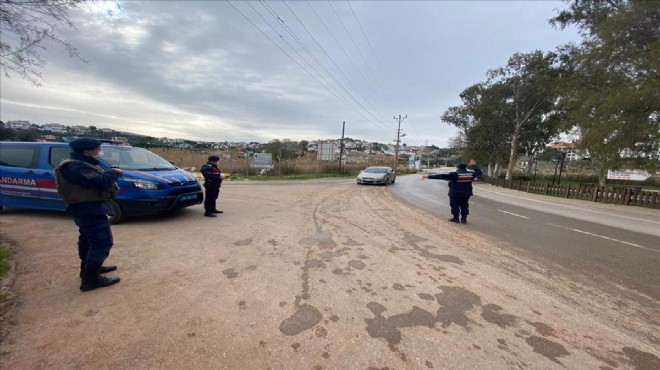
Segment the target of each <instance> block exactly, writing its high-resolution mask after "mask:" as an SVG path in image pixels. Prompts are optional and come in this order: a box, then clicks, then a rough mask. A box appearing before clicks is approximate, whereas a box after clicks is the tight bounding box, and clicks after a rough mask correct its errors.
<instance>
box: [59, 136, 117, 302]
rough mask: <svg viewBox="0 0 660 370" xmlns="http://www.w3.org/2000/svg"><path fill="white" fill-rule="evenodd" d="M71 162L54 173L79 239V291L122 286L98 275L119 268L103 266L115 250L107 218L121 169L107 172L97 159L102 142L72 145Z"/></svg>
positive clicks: (79, 141)
mask: <svg viewBox="0 0 660 370" xmlns="http://www.w3.org/2000/svg"><path fill="white" fill-rule="evenodd" d="M69 146H70V147H71V149H73V152H71V159H67V160H64V161H62V163H60V165H59V166H57V168H56V169H55V174H56V176H57V177H56V178H57V192H58V193H59V194H60V195H61V196H62V197H63V198H64V202H65V203H67V208H66V211H67V213H68V214H70V215H71V216H72V217H73V220H74V221H75V223H76V225H77V226H78V230H79V232H80V235H79V236H78V256H79V257H80V277H82V283H81V284H80V290H82V291H88V290H92V289H96V288H102V287H106V286H109V285H113V284H116V283H118V282H119V278H118V277H105V276H101V275H99V274H103V273H106V272H110V271H114V270H116V269H117V266H103V262H104V261H105V259H106V258H107V257H108V255H109V254H110V249H111V248H112V242H113V239H112V231H111V230H110V221H109V220H108V216H107V215H108V214H112V208H111V206H110V203H109V199H110V198H112V197H113V196H114V195H115V193H116V192H117V188H118V187H117V177H118V176H121V175H122V171H121V170H120V169H118V168H113V169H111V170H107V171H106V170H104V169H103V168H101V167H100V166H99V161H98V160H97V159H96V158H95V157H100V156H101V155H102V154H103V152H102V151H101V142H100V141H98V140H96V139H92V138H80V139H76V140H74V141H72V142H70V143H69Z"/></svg>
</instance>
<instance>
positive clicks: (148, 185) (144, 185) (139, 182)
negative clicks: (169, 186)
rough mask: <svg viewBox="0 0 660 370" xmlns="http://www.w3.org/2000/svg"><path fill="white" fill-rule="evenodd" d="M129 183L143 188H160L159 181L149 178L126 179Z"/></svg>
mask: <svg viewBox="0 0 660 370" xmlns="http://www.w3.org/2000/svg"><path fill="white" fill-rule="evenodd" d="M126 182H127V183H129V184H131V185H133V187H135V188H138V189H142V190H158V189H159V186H158V183H155V182H153V181H147V180H126Z"/></svg>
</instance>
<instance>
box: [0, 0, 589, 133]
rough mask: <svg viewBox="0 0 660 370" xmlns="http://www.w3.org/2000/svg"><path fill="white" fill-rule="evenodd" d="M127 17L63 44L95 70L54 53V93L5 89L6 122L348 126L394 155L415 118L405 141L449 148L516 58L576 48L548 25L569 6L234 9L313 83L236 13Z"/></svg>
mask: <svg viewBox="0 0 660 370" xmlns="http://www.w3.org/2000/svg"><path fill="white" fill-rule="evenodd" d="M121 4H122V8H123V10H122V11H121V12H115V13H114V15H113V16H108V15H107V14H105V13H104V12H89V11H76V12H75V13H73V16H74V17H73V20H74V22H75V24H76V25H77V31H69V30H63V31H62V32H63V34H64V35H65V37H66V38H67V39H69V41H71V43H72V44H74V45H75V46H76V47H78V48H79V49H80V51H81V54H83V55H84V56H85V58H87V59H88V60H89V64H83V63H81V62H80V61H78V60H75V59H70V58H68V56H67V55H65V54H64V53H63V52H62V51H61V50H58V49H57V48H55V47H54V46H51V47H50V48H49V53H48V55H46V57H47V58H48V61H49V64H48V66H47V69H46V71H45V73H44V81H43V82H44V87H42V88H34V87H32V86H30V85H29V84H27V83H26V82H24V81H22V80H20V79H18V78H17V77H15V76H12V77H11V78H10V79H6V78H4V77H3V83H2V87H0V89H1V90H0V91H1V93H2V94H1V95H2V97H1V104H2V109H1V110H0V117H1V119H2V120H3V121H6V120H12V119H28V120H31V121H33V122H37V123H47V122H60V123H65V124H84V125H92V124H95V125H97V126H101V127H112V128H114V129H119V130H126V129H128V130H130V131H133V132H138V133H143V134H148V135H153V136H170V137H172V136H174V137H186V138H194V139H202V140H203V139H206V140H214V141H215V140H222V141H224V140H230V141H234V140H236V141H238V140H241V141H262V142H263V141H268V140H271V139H275V138H279V139H284V138H289V139H294V140H303V139H305V140H314V139H319V138H337V137H339V136H340V134H341V122H342V121H346V122H347V125H346V127H347V130H346V135H347V136H350V137H354V138H359V139H364V140H368V141H379V142H392V141H393V139H394V138H395V136H396V132H395V130H396V127H397V126H396V121H395V120H394V119H392V118H393V116H394V115H398V114H408V119H406V120H405V121H404V123H403V125H402V128H403V129H404V131H405V132H406V134H407V136H406V137H405V140H404V142H407V143H408V144H409V145H421V144H424V143H425V142H428V144H429V145H430V144H435V145H439V146H445V145H446V144H447V140H448V139H449V138H450V137H451V136H453V135H454V134H455V130H454V129H453V128H452V127H449V126H447V125H446V124H444V123H442V122H440V119H439V117H440V116H441V115H442V113H443V112H444V111H445V110H446V109H447V108H448V107H449V106H451V105H456V104H459V103H460V100H459V98H458V94H459V93H460V92H461V91H462V90H463V89H465V88H466V87H468V86H470V85H471V84H474V83H476V82H479V81H482V80H484V79H485V72H486V71H487V70H488V69H491V68H495V67H498V66H501V65H503V64H504V63H506V60H507V59H508V58H509V56H511V55H512V54H513V53H515V52H527V51H531V50H534V49H541V50H551V49H553V48H555V47H556V46H558V45H560V44H562V43H565V42H568V41H571V40H577V34H576V32H574V31H572V30H569V31H564V32H560V31H556V30H553V29H552V28H551V27H550V26H549V25H548V23H547V19H549V18H551V17H552V16H554V14H555V11H554V9H556V8H561V7H562V6H563V5H562V3H560V2H485V1H484V2H477V1H473V2H409V1H405V2H403V1H401V2H399V1H390V2H368V1H360V2H351V3H350V7H349V4H348V3H347V2H332V3H328V2H316V1H314V2H310V3H307V2H304V1H296V2H286V3H284V2H275V1H268V2H266V3H264V4H265V5H264V4H262V3H259V2H243V1H232V2H231V4H232V5H234V6H235V7H236V8H237V9H239V10H240V11H241V12H242V13H243V14H245V15H246V16H247V17H248V18H249V19H250V20H251V21H252V22H254V23H255V24H256V25H257V27H259V29H261V30H262V31H263V32H264V33H265V34H267V35H268V37H270V38H271V39H272V40H273V41H275V42H276V43H277V44H278V45H279V47H280V48H282V49H283V50H285V51H286V52H287V53H288V54H289V55H291V57H293V58H294V59H295V60H297V61H298V63H300V64H301V65H303V66H304V68H305V69H307V70H308V71H309V72H310V73H311V74H312V75H313V76H314V77H312V76H310V74H309V73H306V72H305V71H304V70H303V68H302V67H301V66H299V65H298V64H297V63H296V62H294V61H293V60H291V58H289V57H288V56H287V55H285V54H284V53H283V52H282V51H281V50H280V49H279V48H278V47H277V46H275V45H274V44H273V43H272V42H271V41H269V40H268V39H267V38H266V37H264V36H263V35H262V34H261V33H260V31H259V30H257V29H256V28H255V27H254V26H253V25H252V24H250V23H249V22H248V21H247V20H246V19H245V18H243V16H242V15H241V14H239V13H238V12H237V11H236V10H235V9H234V8H233V7H232V6H231V5H230V4H228V3H227V2H225V1H185V2H184V1H158V2H153V1H128V2H122V3H121ZM287 5H288V7H287ZM351 7H352V10H351ZM289 8H290V9H291V10H289ZM255 10H256V11H258V12H259V13H258V14H257V13H255ZM271 11H272V12H273V13H274V14H276V15H277V16H278V17H279V19H276V18H275V16H274V15H273V14H271ZM314 11H316V13H317V14H318V15H319V16H320V18H321V19H323V22H325V23H326V25H325V26H324V25H323V23H322V22H321V21H320V19H319V17H317V15H316V14H315V13H314ZM353 11H354V12H355V14H356V15H357V18H358V19H359V22H360V24H358V23H357V22H356V20H355V18H354V16H353ZM335 12H336V13H337V14H338V15H339V17H337V16H336V15H335ZM262 16H263V18H262ZM296 17H297V18H296ZM264 19H265V21H264ZM298 19H300V20H301V21H302V23H303V24H304V26H305V27H306V28H307V30H306V29H305V28H304V27H303V26H302V25H301V24H300V23H299V21H298ZM266 22H267V23H269V24H270V25H272V26H273V27H274V28H275V29H276V30H277V32H275V31H273V29H271V28H270V26H269V25H268V24H267V23H266ZM342 23H343V24H342ZM282 25H286V26H287V27H288V28H289V29H290V30H291V31H292V32H293V34H294V35H295V37H296V38H298V39H299V40H300V41H301V42H302V43H303V44H304V46H305V48H307V50H309V51H311V53H313V55H314V57H315V58H316V59H317V60H318V61H320V62H321V63H322V66H321V65H319V64H318V63H317V62H316V60H314V59H312V58H311V57H310V56H309V55H308V53H307V50H305V48H303V47H302V46H300V45H299V44H297V42H296V41H295V39H294V38H293V37H292V36H291V35H290V34H289V33H288V32H287V31H286V29H285V28H283V27H282ZM326 26H327V27H328V29H329V30H330V32H328V29H326ZM360 26H361V27H362V28H361V27H360ZM344 27H346V29H348V33H347V32H346V31H345V30H344ZM362 29H364V32H365V33H366V34H367V36H368V41H367V40H366V39H365V38H364V36H363V34H362ZM307 31H309V32H310V33H311V34H312V35H313V36H314V38H315V39H313V38H311V37H310V36H309V35H308V33H307ZM284 40H287V41H288V42H289V44H290V45H292V46H293V48H294V49H291V48H290V47H289V46H288V45H287V44H286V43H284ZM317 42H318V43H319V44H320V45H321V46H322V47H323V50H321V49H320V48H319V47H318V45H317ZM353 43H355V44H357V48H356V47H355V45H354V44H353ZM371 47H373V49H374V50H375V52H376V55H377V56H374V54H373V53H372V51H371ZM324 51H325V52H324ZM298 53H299V54H300V55H303V56H304V57H305V58H306V59H307V61H308V62H309V64H308V63H307V62H305V61H304V60H303V59H301V57H300V56H299V54H298ZM326 53H327V54H328V55H329V56H330V58H331V59H329V58H328V55H326ZM337 66H338V67H339V68H338V67H337ZM326 70H327V71H326ZM319 81H320V82H319ZM337 96H339V98H338V97H337ZM354 99H355V100H357V102H356V101H355V100H354ZM374 116H375V117H374Z"/></svg>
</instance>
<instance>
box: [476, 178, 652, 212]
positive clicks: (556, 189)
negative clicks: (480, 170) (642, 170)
mask: <svg viewBox="0 0 660 370" xmlns="http://www.w3.org/2000/svg"><path fill="white" fill-rule="evenodd" d="M482 179H483V180H484V181H486V182H487V183H489V184H491V185H494V186H500V187H503V188H509V189H514V190H519V191H525V192H528V193H534V194H542V195H550V196H555V197H562V198H570V199H581V200H590V201H592V202H601V203H611V204H621V205H626V206H638V207H648V208H656V209H657V208H660V192H658V191H646V190H642V188H640V187H620V186H598V185H596V184H564V185H559V184H552V183H551V182H534V181H516V180H504V179H500V178H496V177H489V176H482Z"/></svg>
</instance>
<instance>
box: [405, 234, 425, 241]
mask: <svg viewBox="0 0 660 370" xmlns="http://www.w3.org/2000/svg"><path fill="white" fill-rule="evenodd" d="M403 240H405V241H407V242H408V243H419V242H425V241H427V240H428V239H426V238H422V237H421V236H417V235H415V234H412V233H405V234H404V235H403Z"/></svg>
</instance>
